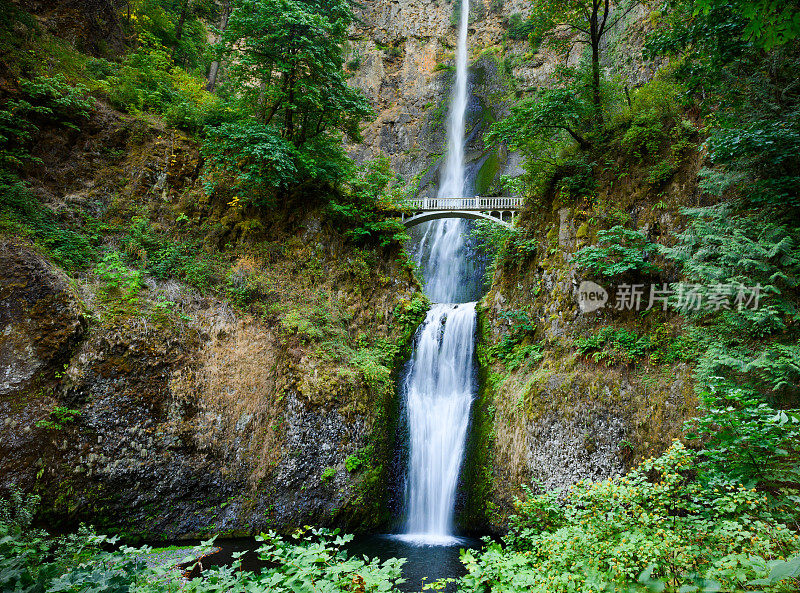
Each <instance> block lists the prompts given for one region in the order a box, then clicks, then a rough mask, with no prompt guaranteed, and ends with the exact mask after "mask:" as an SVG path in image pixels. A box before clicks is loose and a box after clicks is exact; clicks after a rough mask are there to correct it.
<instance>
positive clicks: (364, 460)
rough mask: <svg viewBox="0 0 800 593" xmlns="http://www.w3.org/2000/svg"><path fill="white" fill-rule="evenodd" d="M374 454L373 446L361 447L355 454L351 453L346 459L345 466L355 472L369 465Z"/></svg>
mask: <svg viewBox="0 0 800 593" xmlns="http://www.w3.org/2000/svg"><path fill="white" fill-rule="evenodd" d="M372 455H373V450H372V446H371V445H368V446H366V447H364V448H363V449H359V450H358V451H356V452H355V453H354V454H353V455H349V456H348V457H347V459H345V460H344V467H345V469H347V471H348V472H350V473H353V472H357V471H359V470H360V469H361V468H362V467H365V466H368V465H369V464H370V460H371V458H372Z"/></svg>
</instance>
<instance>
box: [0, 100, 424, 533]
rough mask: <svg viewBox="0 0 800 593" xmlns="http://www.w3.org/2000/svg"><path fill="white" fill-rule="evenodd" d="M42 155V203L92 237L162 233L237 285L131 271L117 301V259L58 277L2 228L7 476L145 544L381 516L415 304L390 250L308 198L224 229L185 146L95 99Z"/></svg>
mask: <svg viewBox="0 0 800 593" xmlns="http://www.w3.org/2000/svg"><path fill="white" fill-rule="evenodd" d="M36 156H37V157H38V158H40V159H41V160H42V163H43V164H42V166H41V167H39V168H37V169H36V170H35V171H31V175H30V176H29V179H28V181H29V185H30V187H31V192H32V193H33V195H35V196H36V199H37V200H39V201H40V203H41V204H42V205H43V206H44V207H45V208H47V209H48V210H49V211H50V212H53V213H54V215H56V216H59V217H62V218H63V219H65V220H71V221H73V222H74V223H75V224H79V221H84V223H85V224H92V225H96V226H94V227H93V228H95V229H98V230H97V233H98V234H96V235H94V238H93V240H94V241H97V243H98V244H97V247H98V248H102V250H103V251H104V252H108V251H109V250H113V249H117V250H121V249H125V250H127V251H128V252H129V254H130V256H131V257H133V258H134V259H138V260H139V261H141V262H142V263H146V262H147V261H148V258H153V257H160V256H158V255H157V254H156V253H155V252H148V247H147V244H148V243H147V242H148V241H151V242H152V241H163V240H164V239H158V237H164V236H165V235H164V234H163V233H164V232H166V233H167V234H168V236H170V239H169V240H170V241H173V243H172V244H173V246H174V248H175V249H179V250H181V249H185V247H181V243H180V241H192V240H196V241H198V242H196V243H194V245H195V247H194V249H199V250H200V251H201V252H204V251H207V252H208V254H207V255H206V256H204V257H205V260H204V261H206V262H207V265H208V266H210V267H209V269H211V268H214V269H220V270H222V271H223V272H224V276H223V281H224V282H227V283H228V284H227V286H228V287H229V288H226V285H225V284H223V285H222V286H219V285H217V287H216V288H214V289H210V288H205V289H202V290H201V289H198V288H197V287H196V286H197V283H198V282H199V281H198V280H195V285H192V284H189V283H188V282H187V281H186V280H177V279H175V278H174V277H173V278H172V279H161V280H157V279H156V278H154V277H149V276H145V275H143V276H141V282H142V285H141V287H140V288H136V289H135V291H134V292H133V293H130V294H129V293H128V292H127V289H125V290H123V289H122V288H121V286H123V285H124V283H125V282H127V279H128V278H129V277H131V276H130V275H131V274H134V272H132V271H131V270H130V269H129V268H127V266H126V265H123V264H121V263H112V264H110V267H108V268H103V267H102V266H99V265H91V266H89V267H88V269H76V270H73V271H72V272H71V274H70V275H68V274H67V273H65V272H63V271H62V270H60V269H59V268H58V267H57V266H56V265H54V264H53V263H52V262H51V261H50V260H49V259H48V257H47V256H45V255H44V254H42V253H40V252H38V251H36V250H34V249H33V248H31V247H30V245H29V244H28V243H27V242H26V241H24V240H23V239H22V238H14V237H7V238H5V239H3V240H2V243H0V286H2V289H0V320H2V331H0V417H2V424H3V434H4V438H3V440H2V443H0V487H4V488H7V487H9V486H10V485H12V484H16V485H18V486H20V487H23V488H25V489H26V490H33V491H35V492H37V493H39V494H40V495H41V496H42V498H43V501H42V509H43V512H44V515H45V519H46V520H47V521H48V522H50V523H51V524H75V523H76V522H78V521H88V522H92V523H94V524H95V525H98V526H100V527H103V528H104V529H108V530H119V531H122V532H125V533H139V534H142V535H145V536H149V537H160V536H164V537H185V536H197V535H201V534H204V533H212V532H213V533H258V532H260V531H263V530H267V529H286V530H289V529H293V528H294V527H296V526H297V525H302V524H306V523H313V524H319V525H336V526H346V527H347V528H348V529H351V530H353V531H358V530H365V529H374V528H377V527H378V526H379V525H382V524H385V523H386V522H387V520H388V517H387V511H386V508H387V505H386V499H387V497H388V490H389V489H388V486H387V483H388V480H389V476H388V473H389V471H390V468H389V465H390V460H391V456H392V453H393V443H392V439H393V437H394V434H395V431H394V426H393V424H392V419H393V418H394V416H395V414H394V408H395V406H396V405H397V402H396V396H395V391H394V383H393V376H392V373H393V370H394V369H395V368H397V367H399V365H400V363H401V362H402V360H403V357H404V356H406V355H407V348H408V343H409V340H410V337H411V334H412V332H413V330H414V329H415V327H416V325H417V324H418V323H419V322H420V315H424V311H425V301H424V299H421V297H420V295H419V287H418V285H417V283H416V281H415V280H414V278H413V277H412V275H411V273H410V271H409V269H408V267H407V266H406V265H405V264H403V263H402V260H401V259H399V258H398V253H397V251H396V249H395V250H392V249H377V248H358V247H356V246H354V245H353V244H352V243H350V242H348V241H347V240H345V239H344V237H343V236H342V235H341V234H340V233H339V232H338V231H336V230H335V229H334V228H333V227H332V226H331V225H330V223H329V222H327V219H326V217H325V215H324V213H323V212H322V211H321V210H319V209H318V208H315V207H313V206H310V207H307V208H305V209H304V210H303V211H302V212H300V213H298V212H297V211H294V212H276V213H274V215H272V216H271V217H270V218H269V219H264V218H263V217H259V216H255V217H254V216H253V215H252V213H246V212H239V213H238V214H237V215H236V216H234V217H233V218H231V219H230V220H228V219H224V220H220V218H219V215H218V214H217V213H216V207H215V206H214V205H213V204H211V203H209V201H208V199H207V197H205V195H204V192H203V190H202V187H201V184H200V181H199V168H198V166H197V164H198V162H199V154H198V147H197V145H196V143H195V142H194V141H193V140H191V139H190V138H187V137H186V136H184V135H182V134H180V133H178V132H175V131H172V130H169V129H165V128H162V127H159V125H157V124H155V123H153V122H151V121H149V120H142V119H136V118H132V117H129V116H124V115H121V114H117V113H115V112H113V111H111V110H109V109H108V108H105V107H102V106H99V107H98V110H97V113H96V114H95V115H94V116H93V118H92V120H91V122H89V124H88V125H87V126H86V127H85V128H84V129H83V130H82V131H80V132H77V131H76V132H71V133H70V134H67V135H64V134H61V135H59V134H57V133H56V132H55V131H54V130H48V129H47V128H43V129H42V130H41V131H40V133H39V138H38V142H37V153H36ZM178 218H180V219H181V221H182V222H177V223H176V222H175V221H176V219H178ZM131 219H133V221H134V222H133V224H132V223H131ZM90 221H91V222H90ZM192 221H194V222H192ZM137 224H138V225H140V226H139V227H136V225H137ZM131 225H132V226H131ZM200 225H203V228H202V229H201V228H200ZM135 228H139V229H140V230H141V232H144V233H146V236H147V237H149V239H144V243H139V244H137V245H138V246H137V247H133V246H131V245H132V244H130V243H126V241H130V240H131V236H132V235H131V233H134V234H135V233H136V232H139V231H136V230H135ZM212 229H217V230H216V231H213V230H212ZM242 229H247V232H248V233H250V235H249V236H250V238H249V239H247V240H245V239H242V235H243V234H244V233H245V231H244V230H242ZM87 234H88V233H87ZM256 234H257V237H256V236H254V235H256ZM192 236H194V237H195V238H196V239H190V237H192ZM238 239H241V243H239V247H236V248H234V247H233V245H232V244H233V243H238ZM223 241H224V242H226V243H228V246H227V248H225V249H223V250H222V251H218V250H217V248H216V244H217V243H219V242H223ZM126 244H127V245H128V247H125V248H123V247H122V246H123V245H126ZM86 248H87V249H89V248H90V247H89V246H87V247H86ZM179 252H180V251H177V252H176V253H179ZM225 270H227V272H225ZM206 272H207V270H204V269H198V270H194V272H192V273H195V274H200V275H201V276H200V278H201V280H202V274H203V273H206ZM184 276H185V275H184ZM185 278H190V276H185ZM203 282H205V281H203ZM203 282H200V284H203ZM237 290H238V292H236V291H237ZM233 301H236V302H238V305H237V306H235V305H234V304H233Z"/></svg>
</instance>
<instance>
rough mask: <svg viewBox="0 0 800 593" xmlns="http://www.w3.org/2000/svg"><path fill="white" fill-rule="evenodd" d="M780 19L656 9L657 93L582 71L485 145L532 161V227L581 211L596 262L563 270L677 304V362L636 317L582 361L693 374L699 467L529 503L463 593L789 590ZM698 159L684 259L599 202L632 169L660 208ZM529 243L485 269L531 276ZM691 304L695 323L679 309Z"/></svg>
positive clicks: (793, 271) (670, 461)
mask: <svg viewBox="0 0 800 593" xmlns="http://www.w3.org/2000/svg"><path fill="white" fill-rule="evenodd" d="M543 4H544V5H545V8H546V9H547V10H545V11H543V12H542V13H541V14H543V15H548V14H556V15H560V17H561V19H562V20H564V21H565V23H566V24H569V25H570V26H572V27H574V28H576V29H577V30H578V32H579V33H583V34H586V35H590V37H591V40H593V39H596V37H597V32H598V31H603V28H602V24H603V23H604V22H605V20H606V19H607V16H606V15H604V14H603V6H602V3H598V2H585V3H578V2H575V3H570V2H545V3H543ZM632 4H633V3H622V5H621V6H620V7H619V9H618V11H617V13H616V14H617V15H622V14H623V13H624V12H625V11H626V10H627V9H628V8H629V7H630V6H631V5H632ZM790 4H791V7H789V6H788V5H787V7H785V8H780V9H779V8H778V7H777V5H775V4H770V3H768V2H748V1H744V0H741V1H740V0H719V1H716V0H715V1H706V2H689V1H686V0H671V1H669V2H665V3H662V5H661V6H660V7H659V8H660V10H659V11H658V12H654V13H652V16H651V19H652V22H653V24H654V26H653V30H652V31H651V32H650V33H649V34H648V37H647V40H646V43H645V53H646V54H647V56H649V57H651V58H655V57H663V56H668V57H669V59H670V64H669V66H668V67H666V68H663V69H662V70H661V72H660V74H659V75H658V76H657V77H656V78H655V79H654V80H653V81H651V82H649V83H646V84H645V85H643V86H641V87H639V88H638V89H635V90H630V89H627V88H626V87H624V85H623V84H622V83H621V82H620V81H618V80H614V79H613V78H605V79H604V78H600V79H599V80H598V77H597V71H596V66H595V64H596V60H595V59H594V56H593V55H591V53H593V52H587V53H589V55H586V57H585V59H584V61H583V62H581V63H580V64H578V65H577V66H575V67H572V68H562V69H560V70H558V71H556V73H555V74H554V76H553V78H552V80H551V87H550V88H542V89H539V90H538V91H536V93H535V94H534V95H533V96H531V97H530V98H526V99H523V100H521V101H519V102H517V103H516V104H515V105H513V106H512V112H511V116H510V117H509V118H507V119H506V120H504V121H501V122H499V123H498V124H495V125H494V126H493V129H492V131H491V133H490V134H489V135H488V140H489V141H505V142H509V143H510V144H511V145H513V146H516V147H518V148H519V149H520V150H522V151H523V152H524V153H525V154H526V155H527V156H528V170H527V174H526V176H525V191H526V193H527V194H528V196H529V204H530V208H531V209H532V210H533V211H534V212H542V213H546V212H547V210H548V209H549V208H551V207H553V208H555V207H554V206H553V204H554V203H555V204H558V205H570V204H582V206H579V207H581V208H587V209H588V210H590V211H591V212H592V215H593V216H594V218H592V219H591V221H590V223H589V225H591V224H594V225H595V228H596V230H595V231H594V232H593V237H595V240H596V244H594V245H589V246H586V247H583V248H582V249H580V250H579V251H578V252H577V253H576V255H575V258H574V260H573V264H574V265H575V266H576V267H577V268H578V270H579V271H580V272H582V273H583V275H584V277H585V278H590V279H595V280H596V281H597V282H601V283H603V282H613V283H616V284H624V283H628V284H630V283H637V282H640V283H642V284H643V285H644V284H655V285H657V286H660V287H665V288H669V289H671V291H670V292H671V293H672V295H673V297H671V298H670V299H668V302H667V303H665V305H664V307H665V311H666V312H667V313H666V317H665V318H664V319H665V321H666V323H665V325H662V326H659V327H667V324H669V323H672V324H673V325H672V327H675V328H683V329H681V330H680V332H681V334H680V336H679V337H678V338H677V339H675V338H672V339H670V346H669V347H668V348H666V349H665V348H664V345H663V344H661V343H660V338H659V332H654V333H651V334H649V335H648V334H644V335H643V334H639V333H637V331H636V330H632V329H631V327H632V324H633V325H634V326H635V324H636V322H637V317H636V316H635V315H634V317H632V318H631V317H630V316H629V317H627V318H625V319H623V320H622V321H623V322H624V323H622V324H621V325H619V326H616V325H614V324H612V325H608V326H605V327H600V328H599V329H598V330H597V331H596V333H593V334H590V335H586V336H582V337H577V338H576V339H575V340H574V342H573V344H574V347H575V349H576V350H577V351H578V353H579V354H580V355H582V356H584V357H586V358H587V359H588V360H591V361H593V362H596V363H600V364H605V365H609V366H614V365H624V366H628V365H635V364H639V363H640V362H641V361H648V362H650V363H653V362H656V363H658V362H663V361H664V360H673V361H674V360H676V358H675V357H676V356H677V357H678V358H677V359H678V360H692V361H696V362H697V364H696V370H695V374H696V378H697V385H698V387H697V389H698V394H699V397H700V401H701V409H700V415H699V417H698V418H697V419H696V420H694V421H692V422H689V423H687V425H686V431H687V432H686V436H687V439H688V440H687V441H686V442H687V444H691V443H694V445H693V446H694V449H693V450H689V449H686V448H684V446H683V445H681V444H679V443H676V444H675V445H673V447H672V448H671V449H670V450H669V451H668V452H667V453H666V454H665V455H664V456H663V457H661V458H659V459H655V460H652V459H651V460H648V461H646V462H645V463H643V464H642V465H641V466H640V467H639V468H638V469H637V470H636V471H634V472H632V473H630V474H628V475H627V476H626V477H625V478H620V479H615V480H608V481H605V482H602V483H598V484H578V485H576V486H575V487H574V488H573V489H571V490H570V491H569V492H565V493H561V494H560V495H559V494H557V493H552V492H550V493H538V494H537V493H535V492H534V491H531V490H529V491H528V497H527V499H526V500H523V501H521V502H520V503H519V505H518V508H517V510H518V516H517V517H515V518H514V519H513V520H512V528H511V533H510V534H509V535H508V536H507V537H506V538H505V539H504V543H503V544H502V545H500V544H496V543H492V544H490V545H488V547H487V548H486V549H485V550H484V551H483V552H481V553H479V554H468V555H467V556H466V557H465V561H466V562H467V566H468V568H469V570H470V574H469V575H468V576H467V577H465V578H464V579H462V580H461V586H462V587H463V588H464V590H472V591H488V590H503V591H588V590H591V591H601V590H616V591H620V590H626V588H630V589H631V590H638V589H643V590H646V589H650V590H655V591H661V590H667V591H698V590H708V591H712V590H713V591H716V590H720V591H746V590H776V591H782V590H786V591H789V590H795V589H796V587H797V575H798V561H797V559H796V557H795V559H794V560H792V561H791V562H789V563H788V564H787V563H784V560H785V559H787V558H789V557H790V556H792V555H795V554H797V551H798V546H797V537H798V536H797V529H798V527H799V526H800V523H799V519H798V515H797V508H796V503H797V501H798V500H800V497H798V495H800V479H798V478H800V473H798V459H800V449H798V442H799V441H798V440H797V437H798V428H799V427H800V415H799V414H798V411H797V410H796V409H795V408H796V407H797V405H798V396H800V392H799V391H798V387H799V386H800V375H798V370H800V349H798V343H800V334H798V324H797V323H798V321H800V317H798V314H799V312H798V309H797V303H798V302H800V298H799V297H800V294H798V279H799V277H798V273H800V258H799V257H798V255H799V254H800V252H798V248H800V234H799V233H800V227H799V226H798V224H799V222H800V221H799V220H798V217H797V213H798V209H797V208H798V196H799V195H800V178H798V177H797V171H799V170H800V161H798V148H800V147H799V146H798V144H797V139H798V138H800V135H798V132H800V128H798V126H799V125H800V117H798V115H799V112H798V107H799V106H800V94H799V93H798V91H797V88H796V84H795V83H796V79H797V75H798V72H799V71H800V61H798V57H797V56H798V53H797V49H798V46H797V35H798V28H797V23H798V15H799V14H800V12H798V7H797V6H796V4H794V3H790ZM567 5H569V6H567ZM558 7H561V8H569V9H570V10H574V11H575V12H574V13H572V12H569V11H568V10H566V11H565V10H562V11H561V12H559V11H558V10H557V8H558ZM548 10H549V11H551V12H548ZM553 10H555V12H552V11H553ZM565 15H566V16H565ZM611 18H616V17H613V16H612V17H611ZM535 24H536V23H535V22H534V23H532V24H531V33H530V37H531V43H533V44H535V45H538V44H539V42H540V37H539V36H538V35H537V34H536V30H535ZM615 39H616V38H614V37H611V38H610V43H612V45H613V43H614V41H615ZM591 40H590V41H591ZM611 50H612V51H613V47H612V48H611ZM598 105H599V106H598ZM689 114H691V115H689ZM699 143H703V146H704V148H705V149H706V150H707V151H708V159H707V164H706V167H705V168H703V169H701V171H700V178H701V181H700V191H701V194H702V195H701V199H700V201H699V205H696V206H695V207H691V208H685V209H683V210H682V214H683V216H684V217H685V220H686V230H685V231H684V232H683V233H682V234H680V235H679V237H678V239H677V242H676V243H675V244H669V245H665V244H660V243H659V242H658V239H657V235H654V234H652V227H651V230H650V231H649V232H645V231H644V230H642V229H639V228H637V227H636V223H635V221H632V220H631V218H630V216H627V215H626V213H625V212H623V211H620V210H619V209H617V208H616V206H615V205H614V204H605V203H602V202H600V201H598V199H597V197H596V196H597V189H598V188H597V186H598V181H599V182H603V180H604V179H607V178H608V177H609V172H610V173H611V174H612V175H617V174H618V175H619V179H622V178H623V177H625V176H626V175H628V174H630V173H629V171H630V169H633V168H634V167H635V168H637V169H639V170H642V169H643V170H644V171H645V174H644V175H642V174H641V173H639V175H640V176H641V177H642V178H643V181H644V184H645V185H646V186H648V185H649V188H650V192H652V194H654V195H658V194H659V193H660V191H662V190H663V188H664V187H665V185H666V184H667V183H668V182H669V181H670V179H671V178H672V177H673V176H674V175H675V174H676V172H677V171H678V170H679V168H680V166H681V163H682V162H684V161H685V159H686V158H687V155H688V154H689V153H690V152H691V151H692V146H695V145H697V144H699ZM620 162H622V163H625V167H626V168H627V167H630V169H628V170H626V169H620ZM615 167H616V168H615ZM612 183H613V181H612ZM558 207H560V206H558ZM664 207H666V205H665V204H664V203H663V201H662V202H659V204H658V205H657V208H664ZM589 225H587V226H589ZM590 228H591V227H590ZM587 232H591V231H587ZM486 235H487V233H485V232H484V233H483V234H482V236H483V237H484V238H485V237H486ZM490 239H491V237H490ZM495 239H496V240H497V239H498V238H495ZM529 240H531V238H529V237H527V236H526V235H525V234H524V231H519V230H518V231H515V232H513V233H511V234H510V236H509V235H508V233H506V234H505V236H501V237H499V244H500V249H499V251H498V253H497V256H496V260H495V267H498V266H506V267H508V268H513V267H514V266H518V265H520V264H519V263H517V262H521V261H525V260H526V259H527V258H530V257H531V254H530V253H525V252H519V251H518V250H516V249H515V248H514V247H513V246H514V245H519V244H521V243H522V244H524V242H525V241H529ZM743 287H758V294H759V296H760V302H759V306H752V303H751V306H744V303H743V302H742V293H743V291H745V292H746V290H745V289H744V288H743ZM690 290H691V291H695V292H696V294H697V295H699V297H698V299H699V300H697V301H696V302H698V303H699V302H702V303H706V304H705V305H704V306H701V307H694V308H692V307H687V305H686V300H685V299H683V302H681V295H685V294H688V291H690ZM749 294H750V296H751V297H752V292H751V293H749ZM647 314H648V312H647V311H640V312H639V313H638V316H639V317H638V319H640V320H641V321H644V318H645V316H646V315H647ZM626 320H627V321H626ZM530 335H533V332H531V334H530ZM506 338H508V336H506ZM685 348H688V350H685ZM668 352H671V353H672V354H667V353H668ZM685 354H688V355H689V356H688V357H686V358H684V355H685ZM506 356H508V355H506ZM562 497H563V498H562ZM781 579H784V580H781ZM637 580H638V583H637ZM631 583H634V584H631Z"/></svg>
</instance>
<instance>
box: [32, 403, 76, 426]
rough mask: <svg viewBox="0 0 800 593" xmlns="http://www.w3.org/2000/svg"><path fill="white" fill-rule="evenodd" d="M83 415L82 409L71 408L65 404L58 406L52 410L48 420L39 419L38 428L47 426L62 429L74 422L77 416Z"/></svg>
mask: <svg viewBox="0 0 800 593" xmlns="http://www.w3.org/2000/svg"><path fill="white" fill-rule="evenodd" d="M80 415H81V411H80V410H71V409H70V408H66V407H64V406H56V407H54V408H53V409H52V410H51V411H50V415H49V418H48V419H47V420H39V421H38V422H37V423H36V426H37V427H38V428H47V429H50V430H61V429H62V428H64V425H65V424H72V423H73V422H75V418H77V417H78V416H80Z"/></svg>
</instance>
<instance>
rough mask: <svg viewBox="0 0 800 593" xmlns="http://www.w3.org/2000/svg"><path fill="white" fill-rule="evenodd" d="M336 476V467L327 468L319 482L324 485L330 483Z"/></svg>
mask: <svg viewBox="0 0 800 593" xmlns="http://www.w3.org/2000/svg"><path fill="white" fill-rule="evenodd" d="M335 475H336V468H335V467H326V468H325V469H324V470H322V475H321V476H320V478H319V481H320V482H322V483H323V484H325V483H327V482H330V481H331V480H332V479H333V477H334V476H335Z"/></svg>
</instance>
